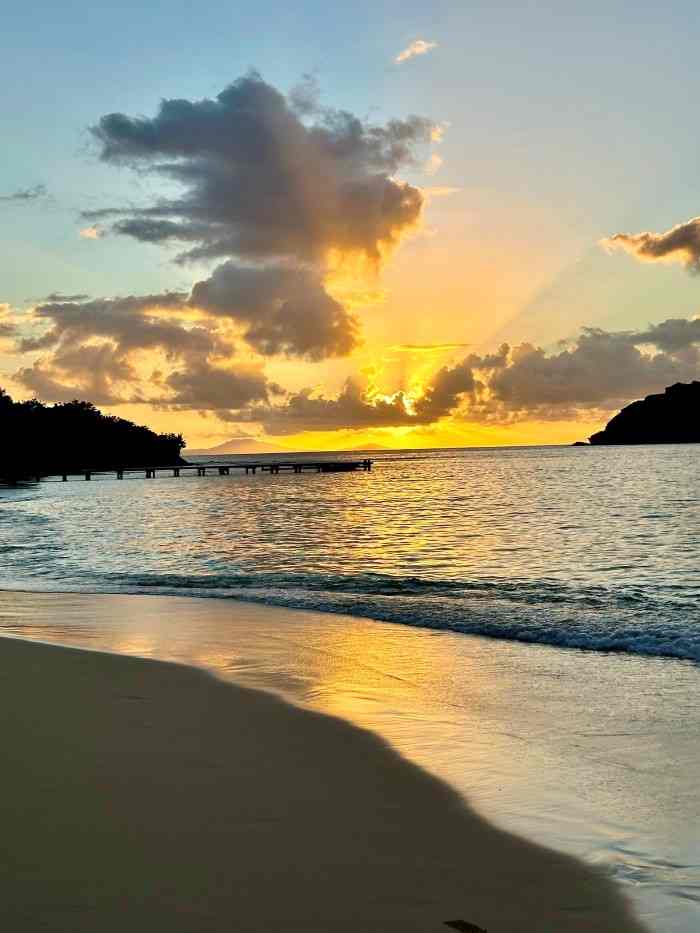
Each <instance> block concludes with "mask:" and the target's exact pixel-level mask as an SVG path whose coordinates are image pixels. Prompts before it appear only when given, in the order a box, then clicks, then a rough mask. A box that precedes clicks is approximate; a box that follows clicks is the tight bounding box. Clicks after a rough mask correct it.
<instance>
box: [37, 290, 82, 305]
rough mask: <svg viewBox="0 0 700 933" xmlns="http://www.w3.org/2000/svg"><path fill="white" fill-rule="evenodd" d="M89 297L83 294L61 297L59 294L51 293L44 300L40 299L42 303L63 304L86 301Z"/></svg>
mask: <svg viewBox="0 0 700 933" xmlns="http://www.w3.org/2000/svg"><path fill="white" fill-rule="evenodd" d="M89 297H90V296H89V295H83V294H76V295H63V294H62V293H61V292H51V294H50V295H47V296H46V297H45V298H42V302H43V303H50V304H64V303H68V302H74V301H86V300H87V299H88V298H89Z"/></svg>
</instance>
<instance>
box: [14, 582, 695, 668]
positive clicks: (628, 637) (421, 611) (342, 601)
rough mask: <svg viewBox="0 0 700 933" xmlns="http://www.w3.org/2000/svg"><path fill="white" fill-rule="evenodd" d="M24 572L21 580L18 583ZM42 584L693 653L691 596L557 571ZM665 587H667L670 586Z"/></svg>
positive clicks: (586, 645)
mask: <svg viewBox="0 0 700 933" xmlns="http://www.w3.org/2000/svg"><path fill="white" fill-rule="evenodd" d="M27 582H28V581H27V580H26V579H23V580H22V583H21V586H22V588H26V587H27ZM35 583H36V584H37V585H38V586H40V587H41V588H42V589H47V588H54V584H55V588H59V589H66V588H67V589H70V590H72V591H89V592H95V591H97V592H102V593H106V592H108V593H141V594H144V593H152V594H156V593H157V594H161V595H179V596H183V595H188V596H198V597H205V596H206V597H214V598H224V599H241V600H246V601H249V602H256V603H264V604H267V605H273V606H284V607H288V608H295V609H308V610H314V611H317V612H330V613H342V614H346V615H354V616H361V617H364V618H369V619H375V620H378V621H383V622H392V623H397V624H401V625H410V626H414V627H420V628H428V629H432V630H435V631H439V632H453V633H461V634H466V635H480V636H485V637H489V638H498V639H506V640H510V641H518V642H526V643H530V644H540V645H552V646H557V647H561V648H571V649H581V650H586V651H600V652H626V653H629V654H635V655H646V656H657V657H666V658H677V659H684V660H691V661H696V662H698V661H700V612H699V611H698V604H699V596H700V594H698V593H697V592H690V591H689V590H688V588H679V589H678V593H677V594H676V595H669V591H668V590H666V591H665V592H664V593H663V594H657V593H649V592H647V591H645V590H643V589H641V588H639V587H620V588H608V587H604V586H573V585H567V584H564V583H561V582H559V581H557V580H552V579H545V580H503V579H487V580H478V581H464V580H451V579H450V580H431V579H425V578H421V577H393V576H389V575H381V574H347V575H345V574H334V575H327V574H311V573H254V574H246V573H238V574H236V573H234V574H208V575H204V574H201V575H187V576H185V575H181V574H167V573H157V574H156V573H153V574H148V573H145V574H135V573H100V574H97V573H85V572H82V573H81V574H80V576H79V577H76V578H74V579H67V578H63V579H62V580H60V581H57V580H52V581H49V580H48V579H47V578H46V577H45V578H44V579H43V581H41V583H40V582H39V581H38V580H35ZM671 592H672V591H671Z"/></svg>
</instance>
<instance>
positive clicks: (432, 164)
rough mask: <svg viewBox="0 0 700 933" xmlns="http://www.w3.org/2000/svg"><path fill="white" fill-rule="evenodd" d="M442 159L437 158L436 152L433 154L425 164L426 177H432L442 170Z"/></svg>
mask: <svg viewBox="0 0 700 933" xmlns="http://www.w3.org/2000/svg"><path fill="white" fill-rule="evenodd" d="M442 163H443V158H442V156H439V155H438V154H437V152H434V153H433V154H432V155H431V156H430V158H429V159H428V161H427V162H426V163H425V173H426V175H434V174H435V173H436V172H437V171H439V170H440V168H442Z"/></svg>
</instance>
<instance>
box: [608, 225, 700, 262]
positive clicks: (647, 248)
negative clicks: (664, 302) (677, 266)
mask: <svg viewBox="0 0 700 933" xmlns="http://www.w3.org/2000/svg"><path fill="white" fill-rule="evenodd" d="M601 245H602V246H603V247H605V248H606V249H609V250H615V249H622V250H624V251H625V252H626V253H629V254H630V255H631V256H634V257H635V258H636V259H639V260H641V261H642V262H679V263H682V264H683V265H684V266H685V267H686V269H688V271H690V272H700V217H693V218H692V220H688V221H686V222H685V223H682V224H678V225H677V226H675V227H671V229H670V230H667V231H666V232H665V233H650V232H648V231H647V232H644V233H616V234H615V235H614V236H611V237H607V238H606V239H604V240H601Z"/></svg>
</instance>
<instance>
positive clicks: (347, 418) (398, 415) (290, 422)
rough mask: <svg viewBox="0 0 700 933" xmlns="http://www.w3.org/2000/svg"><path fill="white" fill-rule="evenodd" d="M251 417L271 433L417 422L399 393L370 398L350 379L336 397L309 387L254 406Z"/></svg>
mask: <svg viewBox="0 0 700 933" xmlns="http://www.w3.org/2000/svg"><path fill="white" fill-rule="evenodd" d="M248 418H249V420H252V421H259V422H261V423H262V425H263V428H264V430H265V432H266V433H267V434H270V435H280V434H296V433H298V432H300V431H334V430H336V429H337V428H381V427H396V426H398V425H407V424H414V423H416V418H415V417H414V416H412V415H411V413H410V412H409V411H408V409H407V408H406V405H405V400H404V397H403V395H402V394H401V393H398V394H397V395H396V396H395V397H394V398H392V399H389V400H386V399H374V400H370V399H368V398H367V397H366V396H365V394H364V392H363V390H362V388H361V387H360V386H359V385H358V384H357V383H355V382H353V381H352V380H348V382H346V384H345V386H344V387H343V390H342V391H341V392H340V394H339V395H337V396H336V397H334V398H324V397H323V396H321V397H313V396H312V395H311V393H310V391H309V390H307V391H304V392H299V393H296V394H294V395H292V396H290V397H289V398H288V399H287V400H286V402H285V403H284V405H274V406H264V407H263V406H261V407H258V408H253V409H251V411H250V412H249V414H248Z"/></svg>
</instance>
